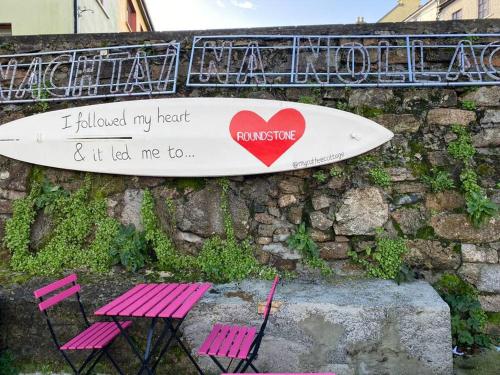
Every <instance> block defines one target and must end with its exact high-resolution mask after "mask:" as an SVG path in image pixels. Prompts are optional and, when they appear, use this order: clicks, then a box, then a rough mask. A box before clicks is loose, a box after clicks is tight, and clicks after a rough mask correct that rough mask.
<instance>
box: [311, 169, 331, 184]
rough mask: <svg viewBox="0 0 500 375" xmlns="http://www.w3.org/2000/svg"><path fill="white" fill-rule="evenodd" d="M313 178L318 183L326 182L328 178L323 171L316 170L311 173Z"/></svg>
mask: <svg viewBox="0 0 500 375" xmlns="http://www.w3.org/2000/svg"><path fill="white" fill-rule="evenodd" d="M313 178H314V179H315V180H316V181H318V182H319V183H320V184H323V183H325V182H326V180H327V179H328V176H327V174H326V173H325V172H323V171H317V172H316V173H314V174H313Z"/></svg>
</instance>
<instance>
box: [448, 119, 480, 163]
mask: <svg viewBox="0 0 500 375" xmlns="http://www.w3.org/2000/svg"><path fill="white" fill-rule="evenodd" d="M451 131H452V132H453V133H455V135H456V136H457V139H456V140H454V141H451V142H450V143H449V144H448V153H449V154H450V155H451V156H452V157H453V158H454V159H457V160H461V161H463V162H464V163H465V164H466V165H467V164H468V163H470V162H471V161H472V158H473V157H474V155H475V154H476V149H475V148H474V146H473V144H472V137H471V135H470V134H469V132H468V131H467V129H466V128H465V126H461V125H453V126H452V128H451Z"/></svg>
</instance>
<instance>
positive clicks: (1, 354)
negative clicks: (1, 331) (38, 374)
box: [0, 350, 19, 375]
mask: <svg viewBox="0 0 500 375" xmlns="http://www.w3.org/2000/svg"><path fill="white" fill-rule="evenodd" d="M0 374H2V375H17V374H19V370H18V369H17V368H16V367H15V366H14V357H13V356H12V354H11V353H10V352H9V351H7V350H5V351H0Z"/></svg>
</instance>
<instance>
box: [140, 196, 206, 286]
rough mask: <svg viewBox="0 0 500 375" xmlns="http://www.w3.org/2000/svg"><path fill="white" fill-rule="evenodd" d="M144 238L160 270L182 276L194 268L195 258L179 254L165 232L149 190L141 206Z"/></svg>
mask: <svg viewBox="0 0 500 375" xmlns="http://www.w3.org/2000/svg"><path fill="white" fill-rule="evenodd" d="M141 214H142V224H143V226H144V238H145V240H146V241H147V243H148V244H149V246H151V248H152V249H153V250H154V253H155V255H156V259H157V262H158V268H159V269H160V270H161V271H167V272H172V273H173V274H174V276H177V277H182V276H184V275H189V274H191V273H192V272H193V270H196V268H197V267H196V258H194V257H192V256H190V255H184V254H180V253H179V252H178V251H177V250H176V249H175V246H174V243H173V242H172V240H171V239H170V237H169V236H168V234H167V233H165V232H164V231H163V230H162V229H161V227H160V222H159V219H158V217H157V216H156V213H155V201H154V198H153V194H151V192H150V191H149V190H146V191H145V192H144V197H143V200H142V207H141Z"/></svg>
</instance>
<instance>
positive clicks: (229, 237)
mask: <svg viewBox="0 0 500 375" xmlns="http://www.w3.org/2000/svg"><path fill="white" fill-rule="evenodd" d="M219 185H220V187H221V189H222V195H221V209H222V215H223V220H224V232H225V238H221V237H219V236H214V237H212V238H210V239H209V240H207V241H205V243H204V244H203V248H202V249H201V252H200V255H199V256H198V265H199V267H200V269H201V271H202V272H203V274H204V275H205V276H206V277H207V278H208V279H210V280H213V281H215V282H228V281H236V280H243V279H244V278H246V277H248V276H249V275H251V274H255V273H256V272H258V268H259V265H258V263H257V260H256V259H255V257H254V255H253V249H252V247H251V246H250V244H249V242H248V241H243V242H241V243H239V242H238V240H237V238H236V236H235V234H234V227H233V220H232V217H231V212H230V210H229V197H228V194H229V180H228V179H226V178H221V179H219Z"/></svg>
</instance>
